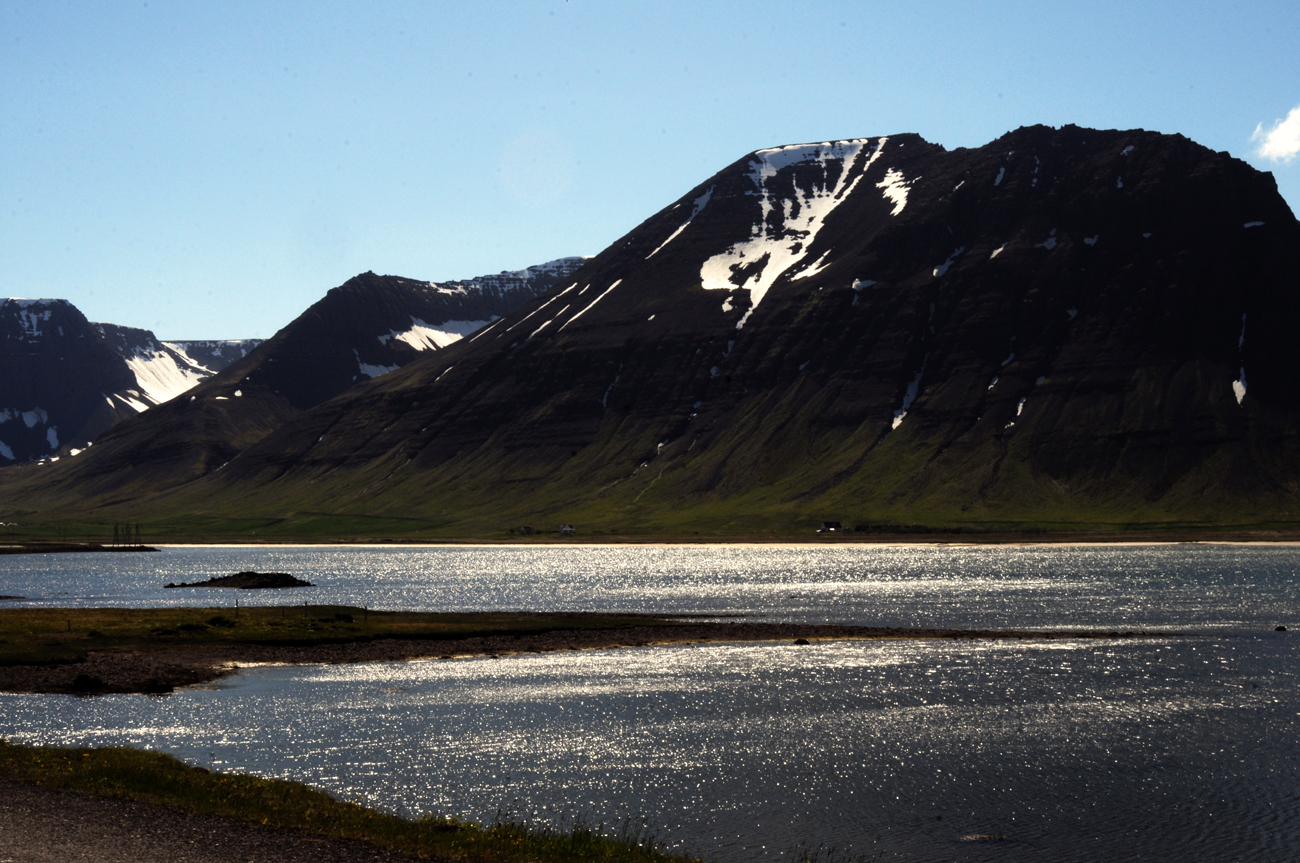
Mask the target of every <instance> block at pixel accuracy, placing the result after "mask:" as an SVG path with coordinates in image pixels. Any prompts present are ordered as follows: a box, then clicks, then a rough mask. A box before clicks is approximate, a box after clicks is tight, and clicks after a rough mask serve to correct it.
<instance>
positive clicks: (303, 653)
mask: <svg viewBox="0 0 1300 863" xmlns="http://www.w3.org/2000/svg"><path fill="white" fill-rule="evenodd" d="M1180 637H1186V634H1185V633H1178V632H1150V631H1139V630H1132V631H1118V630H983V629H980V630H975V629H904V628H893V627H864V626H840V625H835V624H794V623H744V622H728V623H678V624H672V625H647V626H631V627H625V628H619V629H613V630H558V631H549V632H538V633H526V634H515V635H512V634H503V635H486V636H476V637H468V638H381V639H375V640H372V641H363V642H350V643H341V644H313V645H306V646H295V645H268V644H215V645H204V646H194V647H179V646H178V647H177V648H175V649H173V650H170V651H168V652H166V653H158V652H143V651H132V650H112V649H107V650H97V651H92V652H91V653H90V654H89V656H87V658H86V659H85V660H84V661H82V662H75V663H68V664H62V665H10V666H0V692H4V693H25V694H48V695H54V694H67V695H80V696H87V695H106V694H154V695H161V694H166V693H169V692H172V691H174V690H175V689H176V688H178V687H183V686H195V685H202V684H209V683H213V682H215V681H218V680H220V679H222V678H224V677H228V676H231V675H234V674H238V673H239V671H240V670H241V669H242V668H244V667H256V666H265V665H314V664H325V665H345V664H359V663H366V662H410V661H420V660H433V659H439V660H452V659H465V658H471V657H484V656H486V657H491V658H496V657H499V656H510V655H518V654H528V653H533V654H543V653H558V652H568V651H578V650H610V649H617V648H634V647H660V646H668V645H681V644H723V643H735V642H780V641H784V642H789V643H790V645H791V647H792V648H796V649H797V647H798V646H800V644H802V643H810V642H813V641H884V640H967V641H974V640H1004V641H1029V640H1033V641H1061V640H1067V639H1070V640H1073V639H1116V638H1128V639H1131V638H1180Z"/></svg>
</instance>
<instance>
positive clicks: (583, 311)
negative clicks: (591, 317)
mask: <svg viewBox="0 0 1300 863" xmlns="http://www.w3.org/2000/svg"><path fill="white" fill-rule="evenodd" d="M621 284H623V280H622V279H619V280H618V281H616V282H614V284H612V285H610V286H609V287H608V288H606V289H605V290H604V292H603V293H602V294H601V295H600V296H598V297H596V299H594V300H592V301H591V304H590V305H588V306H587V307H586V308H584V309H583V310H582V311H580V312H578V313H577V314H576V315H574V316H573V317H571V318H569V319H568V320H567V321H565V322H564V324H563V325H561V327H560V329H558V330H556V332H557V333H558V332H561V331H562V330H563V329H564V328H565V327H567V326H568V325H569V324H571V323H573V322H574V321H576V320H577V319H578V318H580V317H582V316H583V315H585V314H586V313H587V312H589V311H591V307H592V306H594V305H596V303H598V302H600V301H601V300H603V299H605V297H606V296H607V295H608V294H609V292H610V291H612V290H614V289H615V288H617V287H618V286H619V285H621ZM565 308H568V307H567V306H566V307H565ZM560 311H563V309H561V310H560ZM556 317H557V318H558V317H559V315H558V314H557V315H556Z"/></svg>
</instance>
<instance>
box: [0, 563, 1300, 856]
mask: <svg viewBox="0 0 1300 863" xmlns="http://www.w3.org/2000/svg"><path fill="white" fill-rule="evenodd" d="M239 569H262V570H271V569H275V570H283V571H288V572H292V573H294V574H296V575H300V576H303V577H307V578H309V579H310V580H312V581H314V582H316V583H317V584H318V585H319V587H317V588H313V589H311V590H310V591H302V592H295V593H294V594H293V595H292V596H293V598H294V600H295V601H301V598H300V597H301V596H302V594H304V593H307V594H310V595H311V599H310V601H312V602H339V603H348V604H355V605H369V606H370V607H372V608H419V609H489V608H490V609H499V608H528V609H550V608H562V609H600V610H604V609H619V610H655V611H668V612H692V613H705V614H712V613H716V614H724V613H735V612H744V613H750V614H755V615H758V616H761V617H765V618H769V619H789V620H811V621H823V620H826V621H837V622H853V623H869V624H901V625H944V626H972V627H998V626H1018V627H1020V626H1026V627H1028V626H1072V627H1073V626H1080V627H1082V626H1087V627H1093V626H1105V627H1111V626H1125V627H1132V626H1142V627H1153V628H1162V629H1167V630H1175V629H1176V630H1179V631H1185V632H1193V633H1196V635H1195V637H1192V638H1170V639H1157V640H1153V641H1142V642H1137V641H1086V642H1085V641H1079V642H1064V643H1061V642H1055V643H1051V644H1047V643H1042V644H1035V643H1023V642H1017V643H1012V642H976V643H962V644H957V643H925V642H873V643H848V642H845V643H827V644H814V645H812V646H809V647H794V646H791V645H785V644H733V645H708V646H694V647H690V646H688V647H672V648H652V649H624V650H614V651H591V652H583V653H572V654H563V655H555V654H547V655H542V656H522V657H506V658H501V659H497V660H491V659H471V660H458V661H452V662H419V663H397V664H378V665H366V666H345V667H322V666H309V667H304V668H293V669H290V668H266V669H258V670H254V671H249V672H245V673H244V674H242V675H240V676H238V677H236V678H234V679H232V680H229V681H227V682H226V683H224V684H223V685H222V686H220V687H217V688H214V689H208V690H190V691H185V692H181V693H177V694H175V695H172V696H168V697H162V698H158V697H146V696H111V697H104V698H94V699H76V698H71V697H62V696H17V695H0V735H3V736H5V737H7V738H9V739H13V740H20V741H24V742H33V743H36V742H39V743H47V744H56V743H57V744H87V743H93V744H101V745H102V744H109V743H126V744H130V745H136V746H144V747H149V748H157V749H162V750H166V751H169V752H174V753H176V754H178V755H180V756H181V757H183V758H185V759H186V760H189V761H191V762H194V763H199V764H204V765H207V764H212V765H214V766H218V767H221V768H223V769H235V770H248V771H253V772H258V773H262V774H266V775H274V776H283V777H289V778H294V779H300V780H303V781H307V782H310V783H311V784H313V785H316V786H318V787H322V788H325V789H327V790H329V791H331V792H333V793H335V794H337V795H339V796H342V797H347V798H353V799H355V798H363V799H365V800H366V801H368V802H369V803H371V804H373V805H377V806H380V807H382V808H386V809H390V810H394V811H401V812H406V813H410V814H416V813H421V812H425V811H438V812H443V813H455V814H460V815H463V816H466V817H471V818H475V819H478V820H491V819H492V818H493V817H495V816H496V814H497V812H498V811H504V812H505V813H506V814H508V815H510V816H512V817H518V818H531V819H537V820H559V821H561V822H563V821H564V820H565V819H571V818H573V817H574V816H579V817H583V818H586V819H587V820H589V821H595V822H604V823H606V824H611V825H617V824H620V823H622V822H623V821H624V820H626V819H632V820H633V821H635V822H637V823H645V824H646V825H647V826H648V827H650V828H651V830H652V831H653V832H654V833H655V834H656V835H657V836H658V837H659V838H660V839H662V840H665V841H667V842H669V843H671V844H673V845H674V846H676V847H678V848H680V849H682V850H685V851H688V852H690V853H694V854H699V855H702V856H704V857H706V858H708V859H712V860H719V861H733V860H734V861H740V860H754V859H779V858H780V857H782V856H783V855H785V854H786V853H787V852H789V851H790V850H791V849H792V847H794V846H796V845H799V844H809V845H811V846H814V847H815V846H817V845H818V844H825V845H827V846H836V847H838V848H840V849H842V850H845V851H848V852H850V853H853V854H868V855H879V856H880V859H886V860H890V859H907V860H933V861H946V860H1036V861H1038V860H1047V861H1075V860H1077V861H1088V860H1097V859H1108V860H1189V859H1193V860H1237V859H1240V860H1278V861H1281V860H1291V859H1295V851H1294V849H1295V847H1296V844H1297V842H1300V782H1298V781H1297V780H1300V770H1298V768H1300V760H1298V759H1300V746H1297V743H1296V737H1297V731H1300V688H1298V687H1297V680H1296V676H1297V671H1298V670H1300V665H1298V664H1297V659H1300V649H1298V648H1297V642H1296V637H1297V636H1296V633H1294V632H1286V633H1274V632H1273V631H1272V630H1273V627H1274V626H1275V625H1277V624H1279V623H1282V624H1286V625H1287V626H1288V627H1289V628H1290V629H1292V630H1294V629H1296V628H1297V627H1298V626H1300V591H1298V590H1297V588H1300V576H1298V575H1297V573H1300V549H1291V548H1273V547H1254V546H1163V547H1162V546H1137V547H1119V548H1116V547H1095V548H1086V547H1083V548H1065V549H1032V548H1031V549H1005V548H991V549H990V548H978V549H970V548H954V547H940V548H884V549H845V548H815V549H789V548H710V547H692V548H615V549H604V548H584V549H575V548H558V549H557V548H538V549H531V548H522V549H521V548H510V549H499V548H486V549H485V548H456V549H421V550H411V549H390V548H382V549H375V548H344V549H340V548H331V549H312V548H295V549H264V548H249V549H183V550H182V549H176V550H167V551H164V552H162V553H160V554H156V555H65V556H50V557H47V558H44V559H41V558H29V557H11V558H9V559H0V594H20V595H23V596H27V597H28V600H27V603H28V604H67V605H71V604H77V605H157V604H160V603H164V602H168V603H171V602H189V603H195V604H213V602H214V599H213V597H221V598H223V601H229V599H228V597H229V594H228V593H218V592H215V591H202V592H199V594H200V595H198V596H196V595H194V594H193V593H192V592H188V591H186V592H180V591H171V590H167V591H163V590H160V587H161V585H162V584H164V583H166V582H167V581H194V580H200V579H202V578H207V577H210V576H211V575H219V574H227V573H230V572H234V571H237V570H239ZM177 594H181V595H179V596H178V595H177ZM203 594H206V595H203ZM285 598H286V597H285V595H284V594H277V595H274V596H270V595H266V594H258V595H255V596H254V595H251V594H249V593H248V592H243V593H241V596H240V599H241V602H242V601H257V602H276V601H284V599H285ZM979 834H982V835H996V836H1002V837H1005V838H1004V839H1002V840H1000V841H996V842H987V843H983V842H972V841H963V837H969V836H972V835H979Z"/></svg>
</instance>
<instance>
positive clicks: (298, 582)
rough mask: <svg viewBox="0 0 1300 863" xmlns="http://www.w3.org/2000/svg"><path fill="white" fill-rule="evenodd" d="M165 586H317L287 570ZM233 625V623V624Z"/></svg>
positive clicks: (256, 588)
mask: <svg viewBox="0 0 1300 863" xmlns="http://www.w3.org/2000/svg"><path fill="white" fill-rule="evenodd" d="M164 586H165V587H225V588H236V589H239V590H273V589H278V588H286V587H315V585H313V584H312V583H311V582H310V581H303V580H302V579H300V578H295V577H294V576H292V575H290V574H289V573H287V572H237V573H235V574H234V575H222V576H218V577H217V578H209V579H208V580H207V581H194V582H182V583H180V584H167V585H164ZM232 625H233V624H232Z"/></svg>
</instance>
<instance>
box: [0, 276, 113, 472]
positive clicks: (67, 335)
mask: <svg viewBox="0 0 1300 863" xmlns="http://www.w3.org/2000/svg"><path fill="white" fill-rule="evenodd" d="M0 369H2V370H3V374H0V464H5V463H6V462H13V461H26V460H28V459H31V458H41V457H44V456H48V455H50V454H52V453H57V452H59V451H60V449H62V448H66V447H68V446H69V445H70V446H72V447H78V446H81V447H84V446H86V445H87V442H89V441H92V440H94V439H95V437H97V436H98V435H99V434H100V433H101V432H103V431H104V430H105V429H107V428H108V427H109V426H111V425H112V424H113V423H115V422H117V421H118V420H119V419H122V418H123V417H126V416H130V415H132V414H134V413H135V412H136V410H135V408H134V407H132V406H131V404H130V402H129V396H125V395H119V394H126V393H129V392H130V391H131V389H132V388H133V387H134V386H135V385H136V379H135V375H134V374H132V372H131V370H130V369H129V368H128V367H127V365H126V363H125V362H123V361H122V359H121V358H120V357H119V356H118V355H117V354H115V353H114V352H113V350H112V349H111V348H110V347H109V346H108V345H107V344H106V343H105V342H104V340H103V338H102V337H101V336H100V334H99V332H98V331H97V330H96V329H95V328H94V325H92V324H91V323H90V322H89V321H87V320H86V316H85V315H83V314H82V313H81V312H80V311H79V310H78V309H77V307H76V306H74V305H72V304H71V303H69V302H68V301H67V300H56V299H17V298H9V299H0Z"/></svg>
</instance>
